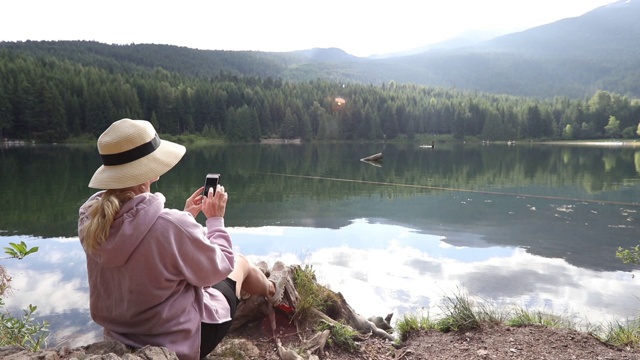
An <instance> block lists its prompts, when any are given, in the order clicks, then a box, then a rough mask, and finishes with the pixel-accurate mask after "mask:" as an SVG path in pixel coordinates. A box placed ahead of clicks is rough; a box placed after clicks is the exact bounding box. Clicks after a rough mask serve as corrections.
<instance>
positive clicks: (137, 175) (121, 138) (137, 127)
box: [89, 119, 186, 189]
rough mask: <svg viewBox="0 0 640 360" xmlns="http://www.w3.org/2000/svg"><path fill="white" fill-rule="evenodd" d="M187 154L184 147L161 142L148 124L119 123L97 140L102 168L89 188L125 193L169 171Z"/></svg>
mask: <svg viewBox="0 0 640 360" xmlns="http://www.w3.org/2000/svg"><path fill="white" fill-rule="evenodd" d="M185 151H186V149H185V147H184V146H182V145H179V144H176V143H172V142H170V141H166V140H161V139H160V138H159V137H158V134H156V130H155V129H154V128H153V125H151V123H150V122H148V121H146V120H131V119H122V120H118V121H116V122H114V123H113V124H111V126H109V128H108V129H107V130H105V131H104V132H103V133H102V135H100V138H98V152H99V153H100V157H101V158H102V164H103V165H102V166H100V168H98V170H96V172H95V173H94V174H93V177H92V178H91V181H90V182H89V187H90V188H94V189H122V188H127V187H130V186H135V185H139V184H142V183H145V182H147V181H149V180H153V179H155V178H157V177H159V176H160V175H162V174H164V173H166V172H167V171H169V170H170V169H171V168H172V167H174V166H175V165H176V164H177V163H178V161H180V159H182V156H183V155H184V153H185Z"/></svg>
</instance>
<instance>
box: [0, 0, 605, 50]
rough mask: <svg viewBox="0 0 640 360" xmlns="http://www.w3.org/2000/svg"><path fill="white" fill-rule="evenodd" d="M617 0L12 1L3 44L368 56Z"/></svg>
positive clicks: (513, 27) (0, 30)
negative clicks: (333, 50)
mask: <svg viewBox="0 0 640 360" xmlns="http://www.w3.org/2000/svg"><path fill="white" fill-rule="evenodd" d="M612 2H615V0H535V1H534V0H484V1H478V0H458V1H454V0H437V1H436V0H394V1H388V0H369V1H365V0H351V1H347V0H345V1H337V0H324V1H305V0H271V1H269V0H226V1H214V0H209V1H195V0H181V1H172V2H168V1H166V0H156V1H141V0H128V1H122V0H112V1H87V0H54V1H52V0H9V1H5V2H4V4H2V16H0V41H24V40H95V41H99V42H103V43H108V44H131V43H136V44H140V43H154V44H171V45H179V46H186V47H191V48H198V49H208V50H258V51H292V50H302V49H310V48H313V47H337V48H341V49H343V50H345V51H346V52H348V53H350V54H353V55H357V56H369V55H372V54H382V53H389V52H396V51H401V50H407V49H411V48H416V47H420V46H424V45H428V44H433V43H437V42H440V41H443V40H446V39H448V38H451V37H453V36H455V35H457V34H460V33H463V32H465V31H479V30H492V31H493V30H498V31H500V32H513V31H518V30H524V29H527V28H531V27H535V26H538V25H543V24H547V23H550V22H554V21H556V20H560V19H563V18H567V17H575V16H580V15H582V14H584V13H586V12H588V11H590V10H593V9H595V8H597V7H599V6H603V5H606V4H609V3H612Z"/></svg>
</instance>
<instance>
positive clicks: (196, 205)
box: [184, 186, 204, 218]
mask: <svg viewBox="0 0 640 360" xmlns="http://www.w3.org/2000/svg"><path fill="white" fill-rule="evenodd" d="M202 190H204V186H201V187H200V188H199V189H198V190H197V191H196V192H194V193H193V194H191V196H189V198H188V199H187V202H186V203H185V204H184V211H188V212H190V213H191V215H193V217H194V218H195V217H196V216H198V214H199V213H200V210H202V199H204V196H202Z"/></svg>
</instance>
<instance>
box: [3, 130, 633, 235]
mask: <svg viewBox="0 0 640 360" xmlns="http://www.w3.org/2000/svg"><path fill="white" fill-rule="evenodd" d="M380 151H382V152H383V153H384V159H383V161H382V167H380V168H378V167H374V166H369V165H367V164H364V163H362V162H360V161H359V159H360V158H362V157H364V156H368V155H371V154H374V153H378V152H380ZM639 159H640V154H639V152H638V151H636V150H633V149H619V148H618V149H612V148H594V147H555V146H528V145H527V146H521V145H518V146H515V147H513V146H511V147H507V146H501V145H490V146H468V145H466V146H462V145H436V148H435V149H422V148H419V147H417V146H413V145H392V144H386V145H384V147H383V145H380V144H368V143H357V144H355V143H336V144H304V145H286V146H267V145H227V146H222V145H220V146H211V147H202V148H193V149H189V150H188V151H187V154H186V155H185V157H184V159H183V160H182V161H181V162H180V163H179V164H178V165H177V166H176V168H175V169H174V170H172V171H170V172H169V173H167V174H166V175H164V176H163V177H162V178H161V179H160V181H159V182H158V183H157V184H155V185H154V187H153V190H154V191H160V192H162V193H163V194H164V195H165V196H166V197H167V205H168V206H170V207H174V208H182V206H184V200H185V199H186V198H187V197H188V196H189V195H190V194H191V192H192V191H193V190H194V189H195V188H196V187H198V186H201V184H202V183H203V181H204V175H205V174H206V173H208V172H219V173H221V174H222V180H221V183H222V184H223V185H224V186H225V187H226V188H227V189H228V190H229V191H230V192H231V200H230V201H231V202H230V206H229V209H228V212H227V213H228V214H230V215H232V216H230V219H231V220H230V221H231V223H233V224H235V225H248V224H250V225H252V226H258V225H259V224H260V221H264V219H286V220H287V221H289V222H294V221H300V219H301V218H303V217H304V218H307V219H310V218H325V219H326V218H331V217H332V216H335V215H333V214H335V213H337V212H340V211H341V209H336V208H332V207H331V204H336V205H337V204H339V203H341V202H344V201H350V202H353V203H354V204H357V203H358V201H360V200H363V201H362V202H363V205H362V206H363V207H364V208H366V207H370V206H371V201H383V200H394V199H408V198H411V197H413V196H414V195H416V194H420V195H430V194H437V193H440V190H438V189H434V188H450V189H461V190H464V189H470V190H479V191H482V190H491V191H501V189H505V190H504V192H506V193H510V192H514V191H513V190H510V189H522V188H525V187H527V188H528V190H525V191H537V192H543V193H540V194H529V195H545V196H567V194H566V191H567V190H566V189H567V188H571V189H572V190H571V191H572V192H573V193H572V196H581V197H589V196H597V195H598V193H600V192H602V191H604V190H616V189H618V188H619V187H621V186H633V185H635V184H637V181H638V180H637V179H638V172H639V170H638V169H639V168H640V165H638V164H640V160H639ZM99 161H100V160H99V158H98V155H97V152H96V150H95V148H94V147H93V146H89V147H86V148H69V147H55V146H36V147H20V148H12V149H8V150H5V151H4V152H3V155H2V162H0V173H1V174H2V176H0V189H2V190H1V191H2V192H1V194H2V197H3V200H4V201H3V206H2V208H0V231H9V232H15V233H18V234H32V235H37V236H48V237H51V236H75V235H76V221H77V209H78V207H79V205H80V204H81V203H82V202H83V201H84V200H85V199H86V198H87V197H88V196H89V195H90V194H92V193H93V190H92V189H89V188H87V184H88V182H89V179H90V178H91V175H92V174H93V171H94V170H95V169H96V168H97V167H98V166H99V165H100V162H99ZM283 175H289V176H283ZM299 176H309V177H315V178H309V177H299ZM336 179H344V180H349V181H337V180H336ZM389 184H391V185H389ZM580 188H582V189H584V190H585V193H580V192H579V190H580ZM613 196H620V197H622V195H615V194H614V195H613ZM365 200H366V201H365ZM615 200H618V201H625V202H628V201H633V199H629V198H621V199H615ZM365 203H366V204H365ZM252 219H255V220H252ZM337 221H338V223H343V222H344V219H338V220H337Z"/></svg>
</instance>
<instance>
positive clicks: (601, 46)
mask: <svg viewBox="0 0 640 360" xmlns="http://www.w3.org/2000/svg"><path fill="white" fill-rule="evenodd" d="M638 19H640V0H621V1H618V2H615V3H613V4H610V5H607V6H603V7H600V8H597V9H595V10H593V11H591V12H589V13H587V14H584V15H582V16H580V17H575V18H569V19H564V20H560V21H557V22H554V23H551V24H548V25H543V26H539V27H535V28H532V29H529V30H526V31H522V32H518V33H513V34H508V35H503V36H499V37H496V38H493V39H490V40H487V41H480V42H478V38H479V37H482V36H485V38H486V36H487V35H485V34H482V33H478V34H475V36H473V37H467V38H466V40H465V39H462V38H458V39H451V40H450V41H447V42H444V43H441V44H437V45H434V46H431V47H427V48H424V49H414V50H408V51H407V52H404V53H398V54H391V55H389V54H388V55H384V56H376V57H372V58H360V57H356V56H353V55H350V54H347V53H346V52H344V51H343V50H340V49H336V48H329V49H321V48H315V49H309V50H301V51H293V52H287V53H275V52H258V51H209V50H196V49H189V48H185V47H178V46H169V45H151V44H131V45H107V44H101V43H97V42H89V41H26V42H0V51H1V50H2V49H7V50H8V51H20V52H27V53H30V54H32V55H34V56H55V57H58V58H63V59H66V60H69V61H72V62H79V63H82V64H83V65H86V66H98V67H101V68H104V69H106V70H108V71H155V70H156V69H157V68H162V69H164V70H167V71H169V72H176V73H180V74H183V75H187V76H198V77H211V76H216V75H218V74H220V73H226V74H230V75H235V76H259V77H265V78H266V77H271V78H274V79H276V78H281V79H284V80H289V81H308V80H315V79H317V78H326V79H330V80H335V81H343V82H357V83H368V84H369V83H370V84H382V83H388V82H390V81H395V82H400V83H415V84H422V85H429V86H440V87H447V88H458V89H469V90H474V91H482V92H491V93H501V94H512V95H522V96H533V97H541V98H550V97H555V96H567V97H574V98H582V97H585V96H591V95H593V93H595V91H597V90H606V91H610V92H615V93H619V94H623V95H628V96H631V97H640V21H638Z"/></svg>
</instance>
